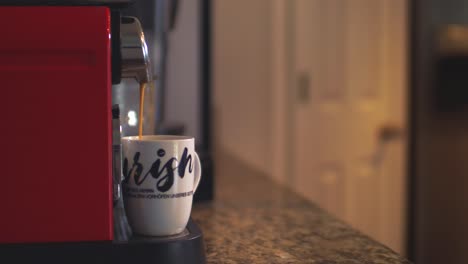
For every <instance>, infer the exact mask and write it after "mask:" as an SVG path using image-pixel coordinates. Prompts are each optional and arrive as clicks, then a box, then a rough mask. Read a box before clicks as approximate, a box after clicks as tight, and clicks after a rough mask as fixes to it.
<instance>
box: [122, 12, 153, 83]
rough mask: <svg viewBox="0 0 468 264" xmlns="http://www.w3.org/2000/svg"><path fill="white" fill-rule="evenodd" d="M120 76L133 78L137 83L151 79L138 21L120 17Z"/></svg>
mask: <svg viewBox="0 0 468 264" xmlns="http://www.w3.org/2000/svg"><path fill="white" fill-rule="evenodd" d="M120 41H121V53H122V77H123V78H134V79H136V80H137V82H139V83H147V82H151V81H152V80H153V73H152V70H151V63H150V55H149V53H148V47H147V45H146V40H145V35H144V34H143V29H142V27H141V24H140V21H138V19H137V18H135V17H122V20H121V25H120Z"/></svg>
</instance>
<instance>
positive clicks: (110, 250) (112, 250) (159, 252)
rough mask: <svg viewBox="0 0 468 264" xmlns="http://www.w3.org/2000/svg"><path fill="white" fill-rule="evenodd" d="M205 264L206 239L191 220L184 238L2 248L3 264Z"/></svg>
mask: <svg viewBox="0 0 468 264" xmlns="http://www.w3.org/2000/svg"><path fill="white" fill-rule="evenodd" d="M205 262H206V259H205V247H204V243H203V235H202V232H201V230H200V228H199V227H198V226H197V225H196V224H195V223H194V222H193V220H191V219H190V221H189V223H188V225H187V228H186V230H185V231H184V232H183V233H182V234H179V235H175V236H170V237H145V236H134V237H132V238H131V239H129V240H128V241H113V242H79V243H41V244H3V245H0V263H20V264H21V263H50V264H52V263H53V264H55V263H57V264H58V263H60V264H63V263H83V264H90V263H99V264H107V263H109V264H116V263H125V264H130V263H142V264H143V263H144V264H153V263H155V264H156V263H170V264H179V263H180V264H182V263H184V264H186V263H187V264H191V263H193V264H198V263H205Z"/></svg>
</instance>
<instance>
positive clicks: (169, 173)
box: [123, 148, 193, 192]
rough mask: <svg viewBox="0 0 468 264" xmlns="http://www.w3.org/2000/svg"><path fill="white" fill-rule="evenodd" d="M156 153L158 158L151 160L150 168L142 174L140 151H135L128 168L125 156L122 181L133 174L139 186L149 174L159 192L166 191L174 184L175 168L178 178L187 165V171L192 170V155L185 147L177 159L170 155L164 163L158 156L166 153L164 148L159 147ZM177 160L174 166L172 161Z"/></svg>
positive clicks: (125, 180)
mask: <svg viewBox="0 0 468 264" xmlns="http://www.w3.org/2000/svg"><path fill="white" fill-rule="evenodd" d="M157 155H158V157H159V158H158V159H156V161H154V162H153V164H152V165H151V168H150V169H149V170H148V171H147V172H146V173H145V174H143V171H144V168H143V165H142V164H141V163H140V161H139V160H140V152H136V153H135V155H134V156H133V164H132V167H131V168H130V169H128V160H127V158H125V159H124V162H123V174H124V180H123V183H128V181H129V180H130V176H131V175H133V180H134V182H135V184H136V185H138V186H140V185H141V184H142V183H143V182H145V180H146V179H147V178H148V176H149V175H151V178H153V179H155V180H157V181H156V189H157V190H158V191H160V192H167V191H168V190H170V189H171V187H172V185H173V184H174V171H175V170H177V174H178V175H179V177H180V178H184V176H185V171H186V169H187V165H188V171H189V173H191V172H192V170H193V165H192V155H189V154H188V149H187V148H185V149H184V152H183V153H182V156H181V157H180V159H179V160H178V159H177V158H175V157H172V158H170V159H169V160H168V161H167V162H166V163H165V164H164V165H161V159H160V158H163V157H164V156H165V155H166V151H165V150H164V149H159V150H158V152H157ZM178 161H179V165H178V166H174V162H176V163H177V162H178Z"/></svg>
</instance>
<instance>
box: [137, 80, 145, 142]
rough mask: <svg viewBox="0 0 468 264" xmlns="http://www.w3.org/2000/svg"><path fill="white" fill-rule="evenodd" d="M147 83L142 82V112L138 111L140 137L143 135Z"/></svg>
mask: <svg viewBox="0 0 468 264" xmlns="http://www.w3.org/2000/svg"><path fill="white" fill-rule="evenodd" d="M145 88H146V83H143V82H142V83H140V112H139V113H138V139H140V140H141V136H142V135H143V108H144V107H143V106H144V104H145Z"/></svg>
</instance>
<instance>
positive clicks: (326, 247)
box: [192, 155, 410, 264]
mask: <svg viewBox="0 0 468 264" xmlns="http://www.w3.org/2000/svg"><path fill="white" fill-rule="evenodd" d="M216 165H217V167H216V178H215V180H216V198H215V200H214V201H213V202H206V203H201V204H196V205H195V206H194V208H193V212H192V217H193V218H194V220H195V222H197V223H198V225H199V226H200V227H201V229H202V230H203V232H204V236H205V245H206V254H207V262H208V263H349V264H351V263H410V262H408V261H407V260H405V259H404V258H403V257H401V256H399V255H398V254H396V253H395V252H393V251H392V250H390V249H389V248H387V247H385V246H383V245H381V244H379V243H377V242H375V241H373V240H371V239H370V238H368V237H366V236H364V235H363V234H361V233H359V232H358V231H355V230H353V229H352V228H350V227H349V226H348V225H346V224H344V223H343V222H341V221H338V220H336V219H335V218H333V217H332V216H330V215H328V214H327V213H325V212H324V211H323V210H322V209H320V208H318V207H316V206H315V205H314V204H311V203H309V202H307V201H305V200H304V199H302V198H301V197H299V196H298V195H296V194H295V193H293V192H291V191H289V190H288V189H287V188H284V187H281V186H279V185H277V184H274V183H273V182H272V181H271V180H269V178H268V177H267V176H266V175H262V174H261V173H259V172H257V171H255V170H252V169H251V168H249V167H248V166H245V165H244V164H243V163H241V162H239V161H236V160H235V159H232V158H231V157H229V156H227V155H217V158H216Z"/></svg>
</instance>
